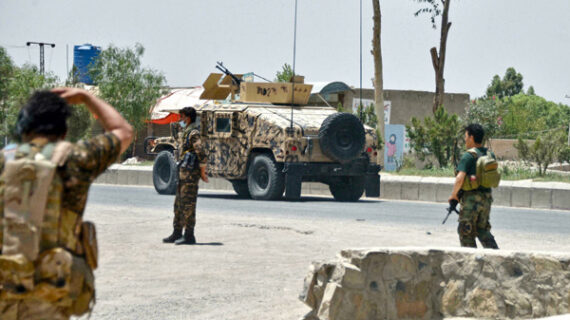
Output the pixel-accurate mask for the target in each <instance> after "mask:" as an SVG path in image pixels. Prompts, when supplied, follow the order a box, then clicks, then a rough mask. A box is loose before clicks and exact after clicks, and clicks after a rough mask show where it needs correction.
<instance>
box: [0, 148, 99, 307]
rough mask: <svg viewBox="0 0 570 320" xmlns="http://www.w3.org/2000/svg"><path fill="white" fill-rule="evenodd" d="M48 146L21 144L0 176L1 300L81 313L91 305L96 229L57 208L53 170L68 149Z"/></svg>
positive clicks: (59, 185) (58, 185)
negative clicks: (31, 301)
mask: <svg viewBox="0 0 570 320" xmlns="http://www.w3.org/2000/svg"><path fill="white" fill-rule="evenodd" d="M46 142H47V140H42V139H37V140H34V141H32V144H21V145H19V146H18V149H17V152H16V159H13V160H8V161H6V163H5V165H4V170H3V171H2V173H1V175H0V197H1V198H2V199H1V200H2V202H3V207H4V216H3V217H1V218H2V219H1V220H0V248H1V251H0V253H1V254H0V300H5V301H9V300H23V299H36V300H42V301H45V302H48V303H51V304H54V305H57V306H60V307H62V308H64V309H66V310H67V312H68V313H69V314H70V315H81V314H84V313H86V312H88V311H89V310H90V309H91V308H92V306H93V304H94V297H95V294H94V293H95V289H94V278H93V272H92V270H93V269H95V268H96V267H97V243H96V235H95V228H94V225H93V224H92V223H89V222H82V219H81V216H80V215H78V214H77V213H75V212H72V211H71V210H67V209H64V208H62V205H61V200H62V195H63V182H62V179H61V177H60V176H59V175H58V174H57V168H59V167H62V166H63V165H64V164H65V161H66V159H67V156H68V154H69V152H70V151H71V147H72V145H71V144H70V143H68V142H59V143H57V144H56V143H46Z"/></svg>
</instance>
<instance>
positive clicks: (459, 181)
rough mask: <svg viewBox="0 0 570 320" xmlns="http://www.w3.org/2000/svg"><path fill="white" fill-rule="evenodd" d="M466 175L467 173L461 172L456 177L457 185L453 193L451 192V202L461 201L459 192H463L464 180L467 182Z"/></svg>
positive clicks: (454, 186)
mask: <svg viewBox="0 0 570 320" xmlns="http://www.w3.org/2000/svg"><path fill="white" fill-rule="evenodd" d="M466 175H467V173H466V172H464V171H459V172H458V173H457V176H456V177H455V184H454V185H453V191H451V197H449V201H451V200H457V201H459V198H458V197H457V193H458V192H459V190H461V186H463V180H465V176H466Z"/></svg>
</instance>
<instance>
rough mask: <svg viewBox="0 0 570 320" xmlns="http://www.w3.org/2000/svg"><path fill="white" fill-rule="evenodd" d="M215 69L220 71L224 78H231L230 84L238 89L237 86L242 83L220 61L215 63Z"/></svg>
mask: <svg viewBox="0 0 570 320" xmlns="http://www.w3.org/2000/svg"><path fill="white" fill-rule="evenodd" d="M216 69H218V70H220V71H221V72H222V73H223V74H225V75H226V76H230V77H231V78H232V84H233V85H234V86H236V87H238V88H239V85H240V84H241V82H242V79H240V78H238V77H237V76H236V75H235V74H233V73H231V72H230V70H228V68H226V67H224V63H223V62H221V61H218V62H216Z"/></svg>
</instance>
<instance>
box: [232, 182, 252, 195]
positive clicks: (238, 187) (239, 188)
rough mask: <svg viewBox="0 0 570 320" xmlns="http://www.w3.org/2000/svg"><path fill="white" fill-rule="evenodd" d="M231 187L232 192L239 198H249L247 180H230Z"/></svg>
mask: <svg viewBox="0 0 570 320" xmlns="http://www.w3.org/2000/svg"><path fill="white" fill-rule="evenodd" d="M230 182H231V183H232V187H233V188H234V191H235V192H236V193H237V195H238V196H239V197H240V198H251V195H250V194H249V188H248V186H247V180H231V181H230Z"/></svg>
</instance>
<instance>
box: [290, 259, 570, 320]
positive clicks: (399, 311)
mask: <svg viewBox="0 0 570 320" xmlns="http://www.w3.org/2000/svg"><path fill="white" fill-rule="evenodd" d="M300 299H301V301H303V302H304V303H305V304H306V305H307V306H309V307H310V308H311V311H310V312H309V313H308V314H307V315H306V316H305V317H304V319H305V320H325V319H326V320H360V319H362V320H364V319H442V318H450V317H470V318H471V317H473V318H478V319H479V318H483V319H529V318H540V317H546V316H555V315H561V314H567V316H570V314H568V313H570V254H567V253H565V254H563V253H534V252H533V253H530V252H510V251H505V250H477V249H470V248H469V249H467V248H461V249H459V248H434V249H430V248H380V249H353V250H343V251H342V252H341V253H340V256H339V257H338V258H337V259H336V260H333V261H329V262H323V263H313V264H312V265H311V267H310V271H309V273H308V275H307V277H306V278H305V285H304V288H303V290H302V292H301V295H300Z"/></svg>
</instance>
